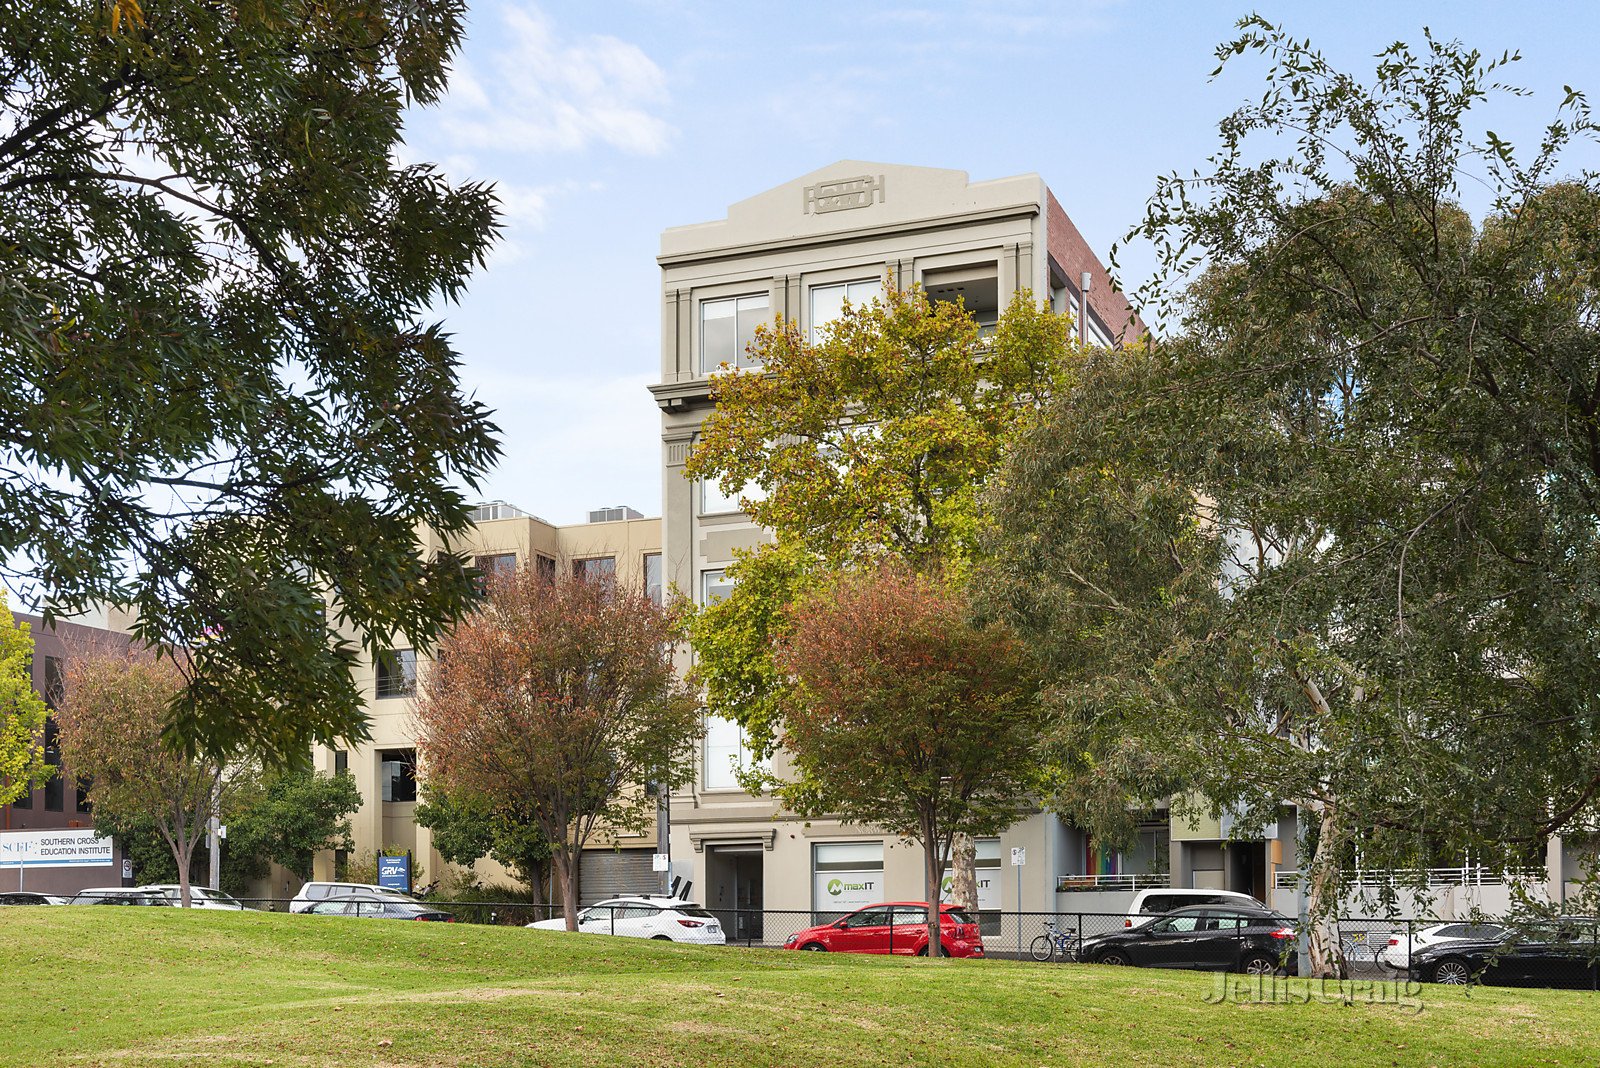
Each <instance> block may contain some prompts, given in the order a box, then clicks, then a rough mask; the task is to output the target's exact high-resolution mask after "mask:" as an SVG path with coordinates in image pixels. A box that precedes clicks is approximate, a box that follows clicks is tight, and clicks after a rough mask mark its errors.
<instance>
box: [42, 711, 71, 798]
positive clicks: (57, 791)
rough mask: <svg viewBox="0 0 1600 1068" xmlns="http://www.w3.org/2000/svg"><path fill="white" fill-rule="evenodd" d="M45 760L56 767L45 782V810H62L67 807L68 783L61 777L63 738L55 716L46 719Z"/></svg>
mask: <svg viewBox="0 0 1600 1068" xmlns="http://www.w3.org/2000/svg"><path fill="white" fill-rule="evenodd" d="M44 762H45V763H46V764H49V765H50V766H51V767H53V768H55V769H56V773H55V774H54V775H52V776H50V781H49V782H47V783H45V784H44V810H45V811H46V812H60V811H62V810H63V809H64V808H65V807H66V801H67V785H66V781H65V780H63V779H62V778H61V739H60V732H59V731H58V730H57V728H56V720H55V717H54V716H51V717H50V718H48V719H46V720H45V721H44Z"/></svg>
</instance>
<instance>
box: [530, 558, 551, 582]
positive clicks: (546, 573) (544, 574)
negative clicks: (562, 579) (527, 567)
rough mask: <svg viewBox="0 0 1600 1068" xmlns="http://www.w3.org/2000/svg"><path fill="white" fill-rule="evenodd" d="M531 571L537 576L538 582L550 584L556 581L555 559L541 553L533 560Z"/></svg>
mask: <svg viewBox="0 0 1600 1068" xmlns="http://www.w3.org/2000/svg"><path fill="white" fill-rule="evenodd" d="M533 570H534V573H535V574H537V575H538V576H539V581H540V582H545V583H551V582H554V581H555V580H556V562H555V559H554V558H552V557H549V556H545V555H544V554H543V553H541V554H539V555H538V556H535V557H534V558H533Z"/></svg>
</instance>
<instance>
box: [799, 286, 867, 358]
mask: <svg viewBox="0 0 1600 1068" xmlns="http://www.w3.org/2000/svg"><path fill="white" fill-rule="evenodd" d="M882 299H883V280H882V279H881V278H872V279H864V280H862V281H859V282H844V283H841V284H839V285H836V286H812V287H811V343H812V344H813V345H815V344H816V343H817V341H818V340H819V339H820V338H821V337H822V331H823V328H824V327H826V326H827V325H828V324H829V323H831V322H833V321H834V320H835V319H837V318H839V317H840V316H841V315H843V314H844V305H845V301H849V302H850V306H851V307H852V308H860V307H862V306H864V305H867V304H871V303H872V302H873V301H875V300H882Z"/></svg>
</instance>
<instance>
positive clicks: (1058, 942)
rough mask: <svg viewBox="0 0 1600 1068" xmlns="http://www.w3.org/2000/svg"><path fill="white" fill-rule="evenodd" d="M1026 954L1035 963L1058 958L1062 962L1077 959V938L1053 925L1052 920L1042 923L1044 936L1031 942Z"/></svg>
mask: <svg viewBox="0 0 1600 1068" xmlns="http://www.w3.org/2000/svg"><path fill="white" fill-rule="evenodd" d="M1028 952H1029V953H1030V954H1031V955H1032V957H1033V959H1034V960H1036V961H1040V962H1043V961H1047V960H1051V959H1052V958H1054V957H1056V956H1058V955H1059V956H1060V958H1061V959H1062V960H1077V959H1078V936H1077V935H1076V934H1068V933H1067V932H1066V931H1063V930H1062V929H1061V928H1059V927H1057V926H1056V925H1055V921H1054V920H1046V921H1044V934H1042V935H1040V936H1039V937H1037V938H1035V939H1034V940H1033V943H1032V945H1030V946H1029V947H1028Z"/></svg>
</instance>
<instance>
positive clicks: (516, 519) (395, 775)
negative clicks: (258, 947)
mask: <svg viewBox="0 0 1600 1068" xmlns="http://www.w3.org/2000/svg"><path fill="white" fill-rule="evenodd" d="M590 516H591V519H593V520H595V521H593V522H589V523H582V524H574V525H571V526H556V525H554V524H552V523H547V522H546V521H544V520H543V519H540V518H538V517H537V516H532V515H528V514H525V513H523V512H521V511H519V510H518V509H516V508H513V507H512V506H510V505H507V504H504V503H499V502H496V503H493V504H487V505H482V506H480V507H479V508H478V510H477V512H476V514H475V523H474V525H473V527H472V529H471V530H470V531H469V532H468V533H467V534H466V535H465V536H464V537H463V538H462V539H460V540H458V541H455V542H452V543H451V545H450V548H452V549H453V550H455V551H457V552H460V553H462V554H463V555H465V556H467V557H469V558H471V559H473V560H474V561H475V563H476V564H477V565H478V567H479V568H480V569H482V570H484V571H486V572H487V571H494V570H497V569H500V568H516V567H534V568H546V569H549V570H550V571H551V573H555V571H556V570H557V569H562V570H568V571H572V570H588V569H599V570H601V571H603V572H609V573H612V574H614V575H615V576H616V581H617V582H619V583H621V584H623V585H626V586H630V587H632V588H635V589H648V590H652V592H659V590H660V589H661V579H660V576H661V560H662V557H661V520H660V519H657V518H645V517H643V516H641V515H640V514H639V513H638V512H636V511H633V510H632V509H628V508H607V509H600V510H598V511H595V512H591V513H590ZM420 540H421V543H422V545H423V548H424V549H425V550H426V551H428V552H433V551H434V550H437V549H443V548H445V543H444V542H443V541H442V540H441V539H440V538H439V537H438V535H436V534H434V533H433V532H431V531H429V532H424V533H423V534H422V535H421V537H420ZM393 653H394V655H393V656H391V657H388V658H383V660H384V662H383V663H373V662H371V661H368V662H366V663H364V664H363V665H362V667H361V668H359V669H358V671H357V675H356V681H357V684H358V685H360V686H361V687H362V689H363V691H364V695H365V697H366V700H367V708H368V711H369V714H370V716H371V723H372V740H371V741H370V742H369V743H368V744H366V745H362V746H358V747H354V748H351V749H348V750H344V749H332V748H328V747H323V746H319V747H317V749H316V750H315V751H314V752H313V754H312V760H313V763H314V765H315V766H316V767H317V768H318V769H319V770H322V771H326V772H329V773H333V772H336V771H348V772H349V773H350V774H351V775H353V776H355V780H356V784H357V786H358V787H359V788H360V790H361V797H362V806H361V809H360V810H359V811H358V812H356V813H355V815H354V816H352V817H351V825H352V826H351V829H352V831H353V837H354V839H355V847H356V851H357V852H363V853H364V852H367V851H369V850H371V851H386V852H390V853H403V852H406V851H407V850H410V851H411V852H412V855H413V856H414V857H415V858H416V863H417V864H418V865H420V866H421V867H422V869H423V880H424V881H432V880H434V879H436V878H437V877H438V876H439V875H440V874H441V873H442V872H443V871H444V869H445V867H446V865H445V863H444V861H443V860H442V858H440V856H439V854H438V853H437V852H436V851H435V850H434V849H433V841H432V832H431V831H429V830H428V828H426V827H419V826H418V825H417V823H416V785H417V780H418V773H417V767H416V735H417V726H416V720H415V710H414V702H413V691H414V689H415V682H416V679H417V677H418V674H419V673H425V672H426V671H427V670H428V662H427V659H426V658H418V657H416V656H415V655H414V654H413V653H412V651H411V650H408V649H407V650H394V651H393ZM593 846H594V848H593V849H591V850H590V851H589V853H590V854H592V855H586V856H585V858H584V871H583V875H582V880H581V885H582V888H583V893H584V898H585V900H593V899H595V898H596V897H603V896H606V895H607V894H610V893H616V892H620V891H621V890H626V889H634V888H635V887H636V885H637V884H638V882H639V880H640V878H645V879H649V878H651V877H652V875H651V863H650V857H651V855H652V854H653V853H654V852H655V851H656V834H655V832H654V831H653V830H652V831H649V832H647V833H645V834H643V835H626V836H622V837H620V838H619V839H617V840H615V841H612V840H609V839H607V840H605V841H600V842H595V843H593ZM340 859H341V858H338V857H336V856H334V855H333V854H332V853H328V854H324V855H322V856H321V857H319V858H318V859H317V862H316V865H315V875H316V877H317V878H318V879H332V878H335V870H336V868H337V867H338V866H339V860H340ZM475 870H476V871H477V873H478V874H479V876H480V877H482V878H484V879H486V880H488V881H509V880H508V879H507V877H506V876H505V874H504V872H503V871H502V870H501V869H500V867H499V865H497V864H495V863H494V862H493V861H489V860H481V861H479V862H478V864H477V865H475ZM653 878H654V879H655V880H656V881H658V882H659V880H660V876H659V875H655V876H653ZM293 889H294V887H293V886H288V885H286V886H282V887H274V888H273V891H274V893H278V892H282V891H288V892H289V893H292V892H293Z"/></svg>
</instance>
